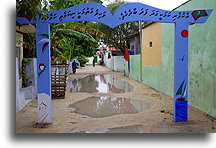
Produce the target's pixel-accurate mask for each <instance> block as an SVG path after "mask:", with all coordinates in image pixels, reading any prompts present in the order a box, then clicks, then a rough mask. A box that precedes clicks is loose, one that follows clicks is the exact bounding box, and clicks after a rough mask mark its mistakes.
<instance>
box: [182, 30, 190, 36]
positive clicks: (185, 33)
mask: <svg viewBox="0 0 216 148" xmlns="http://www.w3.org/2000/svg"><path fill="white" fill-rule="evenodd" d="M181 35H182V37H184V38H186V37H188V31H187V30H182V32H181Z"/></svg>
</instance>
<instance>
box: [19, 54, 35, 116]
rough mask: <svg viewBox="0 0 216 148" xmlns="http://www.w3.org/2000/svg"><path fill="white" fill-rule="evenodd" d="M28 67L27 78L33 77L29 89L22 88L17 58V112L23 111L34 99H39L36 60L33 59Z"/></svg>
mask: <svg viewBox="0 0 216 148" xmlns="http://www.w3.org/2000/svg"><path fill="white" fill-rule="evenodd" d="M31 61H32V62H31V63H29V64H27V66H26V76H27V77H31V81H32V84H31V86H29V87H26V88H21V87H22V86H21V85H20V84H19V68H18V62H19V60H18V58H16V112H18V111H20V110H22V109H23V108H24V107H25V106H26V105H27V104H28V103H29V102H30V101H31V100H32V99H35V98H36V97H37V68H36V62H37V61H36V58H32V59H31Z"/></svg>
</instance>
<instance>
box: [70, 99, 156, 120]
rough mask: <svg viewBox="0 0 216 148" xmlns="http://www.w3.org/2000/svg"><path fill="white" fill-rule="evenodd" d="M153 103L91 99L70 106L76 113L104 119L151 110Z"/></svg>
mask: <svg viewBox="0 0 216 148" xmlns="http://www.w3.org/2000/svg"><path fill="white" fill-rule="evenodd" d="M151 106H152V103H150V102H147V101H139V100H134V99H127V98H111V97H89V98H87V99H84V100H81V101H78V102H75V103H73V104H70V105H69V107H72V108H75V109H76V113H78V114H81V115H87V116H89V117H93V118H102V117H108V116H113V115H118V114H135V113H138V112H142V111H145V110H148V109H150V108H151Z"/></svg>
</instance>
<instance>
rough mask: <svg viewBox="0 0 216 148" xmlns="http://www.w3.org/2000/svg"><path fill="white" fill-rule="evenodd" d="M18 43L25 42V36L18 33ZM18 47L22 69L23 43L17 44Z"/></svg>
mask: <svg viewBox="0 0 216 148" xmlns="http://www.w3.org/2000/svg"><path fill="white" fill-rule="evenodd" d="M16 41H21V42H23V34H21V33H18V32H16ZM16 47H17V48H19V49H20V50H19V57H18V58H19V66H20V67H21V64H22V59H23V46H22V43H19V44H18V43H16Z"/></svg>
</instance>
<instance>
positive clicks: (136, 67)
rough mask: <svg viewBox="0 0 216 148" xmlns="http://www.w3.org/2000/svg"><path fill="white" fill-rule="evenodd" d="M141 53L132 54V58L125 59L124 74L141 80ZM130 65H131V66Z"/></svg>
mask: <svg viewBox="0 0 216 148" xmlns="http://www.w3.org/2000/svg"><path fill="white" fill-rule="evenodd" d="M140 58H141V55H140V54H138V55H130V60H129V61H128V62H127V61H125V60H124V75H125V76H129V77H131V78H132V79H134V80H137V81H139V82H140V81H141V75H140V60H141V59H140ZM129 65H130V66H129Z"/></svg>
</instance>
